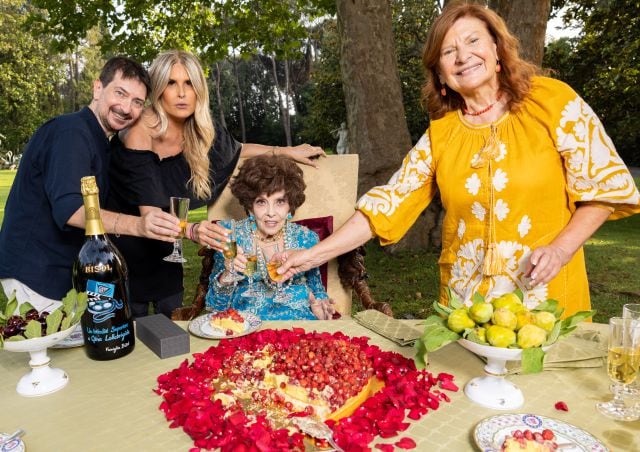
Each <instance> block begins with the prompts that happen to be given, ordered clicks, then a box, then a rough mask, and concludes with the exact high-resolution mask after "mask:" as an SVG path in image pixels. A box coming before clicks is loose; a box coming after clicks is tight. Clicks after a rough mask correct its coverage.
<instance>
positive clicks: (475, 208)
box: [471, 201, 487, 221]
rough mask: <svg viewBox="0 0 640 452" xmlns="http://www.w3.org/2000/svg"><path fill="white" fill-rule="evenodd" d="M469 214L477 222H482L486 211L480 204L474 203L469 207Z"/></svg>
mask: <svg viewBox="0 0 640 452" xmlns="http://www.w3.org/2000/svg"><path fill="white" fill-rule="evenodd" d="M471 213H472V214H473V216H474V217H476V218H477V219H478V220H480V221H484V216H485V215H486V214H487V210H486V209H485V208H484V207H482V204H480V203H479V202H478V201H476V202H474V203H473V204H472V205H471Z"/></svg>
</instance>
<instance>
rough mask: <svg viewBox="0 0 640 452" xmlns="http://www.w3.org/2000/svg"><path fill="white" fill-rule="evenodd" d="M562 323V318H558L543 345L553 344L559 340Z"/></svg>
mask: <svg viewBox="0 0 640 452" xmlns="http://www.w3.org/2000/svg"><path fill="white" fill-rule="evenodd" d="M561 324H562V320H558V321H556V323H554V324H553V328H551V331H549V334H547V340H546V341H544V343H543V344H542V345H551V344H553V343H555V342H556V341H557V340H558V337H559V336H560V326H561Z"/></svg>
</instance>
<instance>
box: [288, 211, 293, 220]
mask: <svg viewBox="0 0 640 452" xmlns="http://www.w3.org/2000/svg"><path fill="white" fill-rule="evenodd" d="M292 218H293V215H291V212H289V213H288V214H287V220H291V219H292Z"/></svg>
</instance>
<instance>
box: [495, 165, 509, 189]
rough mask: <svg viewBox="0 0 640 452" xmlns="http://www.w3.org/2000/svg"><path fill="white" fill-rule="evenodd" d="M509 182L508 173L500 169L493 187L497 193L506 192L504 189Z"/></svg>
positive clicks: (497, 171)
mask: <svg viewBox="0 0 640 452" xmlns="http://www.w3.org/2000/svg"><path fill="white" fill-rule="evenodd" d="M507 182H509V178H508V177H507V173H505V172H504V171H502V170H501V169H500V168H498V169H497V170H496V173H495V174H494V175H493V186H494V187H495V189H496V190H497V191H502V190H504V187H506V185H507Z"/></svg>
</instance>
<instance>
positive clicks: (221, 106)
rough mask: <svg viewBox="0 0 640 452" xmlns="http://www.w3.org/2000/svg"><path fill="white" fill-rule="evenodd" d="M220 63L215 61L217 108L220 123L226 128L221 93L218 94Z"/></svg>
mask: <svg viewBox="0 0 640 452" xmlns="http://www.w3.org/2000/svg"><path fill="white" fill-rule="evenodd" d="M221 77H222V75H221V74H220V64H219V63H216V99H217V100H218V110H219V113H220V124H221V125H222V127H224V128H225V129H226V128H227V121H225V119H224V106H223V105H222V94H220V79H221Z"/></svg>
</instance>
